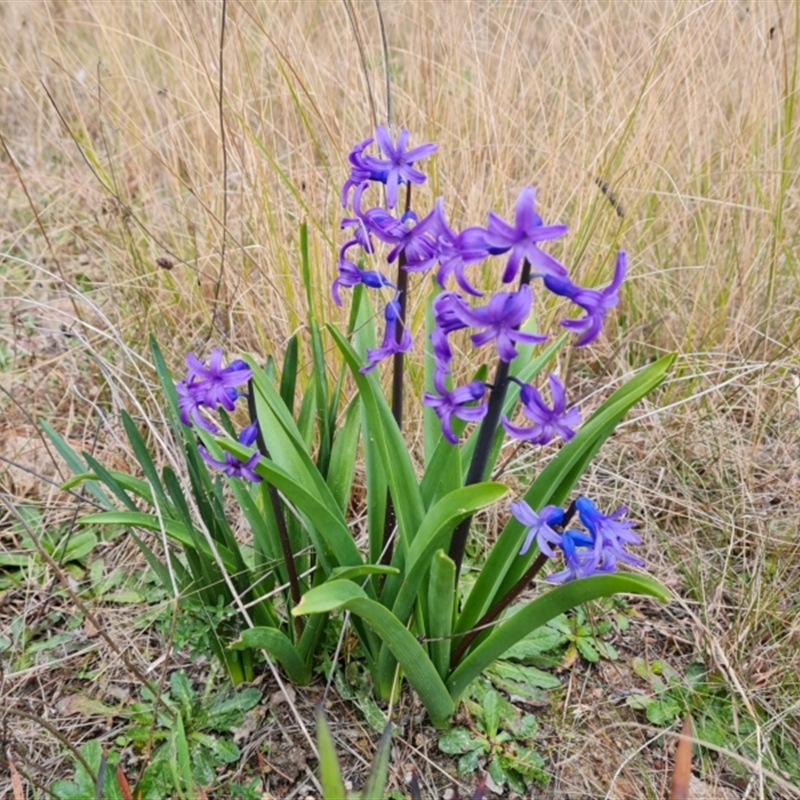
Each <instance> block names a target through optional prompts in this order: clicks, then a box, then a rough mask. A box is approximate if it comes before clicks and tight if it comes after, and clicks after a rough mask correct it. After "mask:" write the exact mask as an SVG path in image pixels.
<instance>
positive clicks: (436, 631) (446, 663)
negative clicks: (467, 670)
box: [426, 550, 456, 678]
mask: <svg viewBox="0 0 800 800" xmlns="http://www.w3.org/2000/svg"><path fill="white" fill-rule="evenodd" d="M455 585H456V564H455V561H453V559H452V558H450V557H449V556H448V555H447V553H445V552H444V550H439V551H438V552H437V553H436V554H435V555H434V557H433V563H432V566H431V577H430V583H429V585H428V587H427V590H428V602H427V609H426V610H427V612H428V626H427V631H426V632H427V635H428V639H430V644H429V645H428V650H429V652H430V654H431V661H432V662H433V666H434V667H435V668H436V671H437V672H438V673H439V675H441V677H442V678H446V677H447V673H448V672H450V646H451V644H452V639H451V638H450V634H451V633H452V632H453V611H454V603H455V598H456V592H455Z"/></svg>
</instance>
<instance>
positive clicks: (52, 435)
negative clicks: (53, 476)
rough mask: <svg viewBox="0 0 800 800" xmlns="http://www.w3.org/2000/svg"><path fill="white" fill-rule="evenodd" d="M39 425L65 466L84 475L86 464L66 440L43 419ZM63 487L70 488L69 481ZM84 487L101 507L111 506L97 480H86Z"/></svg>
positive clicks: (77, 473)
mask: <svg viewBox="0 0 800 800" xmlns="http://www.w3.org/2000/svg"><path fill="white" fill-rule="evenodd" d="M39 427H40V428H41V429H42V430H43V431H44V432H45V434H46V435H47V438H48V439H49V440H50V441H51V442H52V443H53V446H54V447H55V448H56V450H57V451H58V454H59V455H60V456H61V458H63V459H64V461H66V462H67V466H68V467H69V468H70V469H71V470H72V471H73V472H74V473H75V474H76V475H84V474H85V473H86V471H87V469H86V467H87V464H86V463H85V462H84V461H83V459H82V458H81V457H80V456H79V455H78V454H77V453H76V452H75V450H73V449H72V447H71V446H70V445H69V444H68V443H67V440H66V439H64V437H63V436H62V435H61V434H60V433H59V432H58V431H57V430H55V428H53V427H52V426H51V425H50V424H49V423H48V422H47V421H46V420H44V419H41V418H40V419H39ZM64 488H70V482H67V484H65V487H64ZM86 488H87V489H88V490H89V491H90V492H91V493H92V494H93V495H94V496H95V498H97V501H98V502H99V503H100V505H101V506H102V507H103V508H109V509H110V508H113V505H114V504H113V503H112V502H111V500H110V498H109V497H108V495H107V494H106V493H105V492H104V491H103V488H102V487H101V485H100V484H99V483H98V482H97V481H95V480H87V482H86Z"/></svg>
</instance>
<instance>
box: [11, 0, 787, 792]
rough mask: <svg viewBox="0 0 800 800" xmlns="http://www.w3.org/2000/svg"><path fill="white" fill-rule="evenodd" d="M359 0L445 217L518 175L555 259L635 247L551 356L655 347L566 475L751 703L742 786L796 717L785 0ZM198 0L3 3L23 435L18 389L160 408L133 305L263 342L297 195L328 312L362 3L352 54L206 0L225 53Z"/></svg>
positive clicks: (75, 427) (142, 321)
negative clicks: (589, 466)
mask: <svg viewBox="0 0 800 800" xmlns="http://www.w3.org/2000/svg"><path fill="white" fill-rule="evenodd" d="M381 6H382V9H383V13H384V17H385V24H386V29H387V35H388V40H389V46H390V58H389V64H388V73H389V76H390V80H391V87H392V116H393V120H392V121H393V123H394V124H395V125H397V126H404V127H408V128H409V129H410V130H411V131H412V134H413V137H414V141H416V142H419V141H427V140H434V141H437V142H438V143H439V145H440V154H441V155H440V156H439V157H438V159H435V160H434V161H433V162H432V166H431V180H430V184H429V186H426V187H423V189H422V190H421V191H420V193H419V194H417V195H416V197H417V198H418V199H419V201H420V207H422V203H423V198H424V199H425V201H427V200H432V199H433V198H434V197H436V196H437V195H439V194H444V196H445V198H446V202H447V204H448V213H449V214H450V217H451V221H452V222H453V224H454V226H458V225H463V224H477V223H479V222H482V221H483V220H485V215H486V212H487V211H488V210H489V209H491V208H495V209H497V210H498V211H499V212H500V213H506V214H507V213H510V211H511V209H512V207H513V202H514V199H515V197H516V194H517V192H518V190H519V188H520V187H521V186H523V185H525V184H528V183H533V184H534V185H536V187H537V190H538V199H539V203H540V205H541V211H542V214H543V216H544V217H545V219H546V220H548V221H550V220H552V221H556V220H563V221H565V222H568V223H569V224H570V225H571V228H572V232H571V235H570V236H569V237H568V238H567V239H566V240H564V241H563V242H558V243H555V244H554V246H553V248H552V252H554V254H556V255H557V256H559V257H561V258H562V259H563V260H564V261H565V263H567V264H569V265H570V268H571V270H572V271H573V273H574V275H575V277H576V279H578V280H580V281H582V282H585V283H602V282H604V281H606V280H607V279H608V278H609V276H610V272H611V268H612V264H613V260H612V259H613V253H614V251H615V249H616V248H617V247H619V246H623V247H625V248H626V249H627V250H628V251H629V253H630V256H631V262H630V263H631V275H630V280H629V282H628V284H627V287H626V290H625V291H626V293H625V298H624V302H623V304H622V306H621V307H620V315H619V318H618V319H617V320H616V321H613V322H611V323H610V324H609V325H608V328H607V331H606V335H605V337H604V339H603V340H602V341H601V342H599V343H598V344H597V345H596V346H595V347H593V348H592V350H591V352H589V353H579V354H576V355H575V356H574V357H571V358H570V359H569V361H568V363H566V362H565V364H564V366H565V367H568V368H569V373H570V382H571V387H572V389H573V390H574V391H575V392H577V393H578V394H582V395H587V396H588V397H589V398H590V400H589V401H588V402H589V403H590V404H591V402H592V398H594V397H599V396H602V393H603V392H604V391H605V390H607V388H608V387H609V386H610V385H611V384H612V383H613V382H614V381H616V380H618V379H619V378H621V377H622V376H624V375H626V374H628V373H629V372H630V370H632V369H635V368H636V367H638V366H641V365H642V364H644V363H646V362H647V361H648V360H650V359H651V358H653V357H654V356H656V355H658V354H660V353H662V352H665V351H669V350H678V351H679V352H680V353H681V355H682V357H681V359H680V360H679V362H678V367H677V370H676V372H675V374H674V376H673V378H672V380H671V382H670V383H669V384H668V385H667V386H665V387H664V389H663V390H662V393H661V395H660V397H657V398H654V399H652V401H651V404H650V405H648V406H647V407H643V408H642V409H640V410H639V411H638V412H637V415H638V416H636V417H635V418H633V419H632V420H631V421H630V422H629V423H628V424H627V425H626V426H625V427H623V428H622V429H621V431H620V433H619V435H618V436H617V437H616V438H615V440H614V442H613V443H609V446H608V447H607V448H606V451H605V454H604V456H603V458H602V460H601V461H600V462H598V464H597V466H596V468H595V470H594V472H593V473H592V474H591V475H590V476H588V477H587V481H586V486H587V487H591V489H592V491H594V492H596V493H597V494H598V496H599V497H600V498H602V499H603V501H604V502H606V503H607V504H609V505H612V504H613V503H615V502H617V503H622V502H624V503H626V504H628V505H629V506H630V507H631V508H632V509H634V510H635V513H636V514H637V516H641V517H642V518H643V521H644V527H645V529H646V531H647V539H648V541H649V542H650V543H651V544H650V546H651V549H652V553H651V563H655V564H656V570H657V571H659V572H660V575H661V577H664V578H666V579H669V580H671V582H672V585H673V587H674V589H675V591H676V593H677V594H678V595H679V596H680V597H681V598H682V600H681V602H682V603H683V604H684V605H685V607H686V609H687V610H688V612H690V619H691V623H690V628H691V630H690V631H689V632H688V633H687V636H688V637H689V638H691V639H693V640H694V643H695V646H696V651H695V652H696V655H697V656H699V657H702V658H704V659H705V660H706V661H707V663H708V665H709V666H710V667H713V668H714V669H716V670H718V671H719V673H720V674H721V675H722V678H723V679H724V680H725V681H726V682H727V683H728V684H729V685H730V687H731V691H732V696H735V697H737V698H739V700H740V701H741V702H740V705H739V706H737V708H738V709H739V712H740V713H741V714H744V715H750V716H751V717H752V718H754V719H757V720H758V731H759V732H758V736H757V741H756V743H755V746H754V748H755V749H754V750H752V749H751V750H749V751H748V752H750V753H752V752H755V754H756V755H755V758H754V761H755V762H756V767H755V768H754V773H755V774H756V779H755V782H754V783H753V785H752V788H751V792H755V796H767V793H768V792H769V791H770V790H769V788H768V786H767V785H766V783H765V782H764V780H763V775H761V773H759V772H758V766H759V764H760V765H761V766H763V767H764V768H767V769H770V770H772V771H774V772H778V773H785V772H786V770H787V769H788V767H787V765H786V762H785V760H782V757H781V754H780V753H779V752H776V745H775V742H776V741H777V738H776V735H777V734H779V735H780V736H779V737H778V738H781V737H783V739H786V740H787V741H790V742H793V743H794V746H795V747H797V746H798V740H800V730H799V729H798V718H800V715H799V714H798V710H799V708H800V686H799V685H798V680H797V675H798V674H800V664H798V661H797V655H796V652H797V636H798V635H799V634H798V618H799V610H798V607H797V603H796V602H795V600H794V599H793V598H794V597H795V596H796V593H797V589H798V588H800V571H799V570H798V567H797V563H798V555H799V553H798V544H797V537H796V531H797V526H798V522H800V519H799V517H798V511H797V505H796V498H797V496H798V485H799V484H800V466H799V465H800V458H798V456H799V455H800V454H798V449H797V448H798V445H797V442H798V441H799V440H800V439H799V438H798V432H799V430H800V424H798V411H799V409H800V407H799V405H798V401H799V400H800V397H798V394H797V386H796V378H794V376H793V372H792V371H793V370H795V369H796V368H797V366H798V364H797V343H798V340H800V307H798V304H797V301H796V298H797V297H798V295H800V270H798V264H797V252H798V234H797V231H798V230H799V229H800V224H799V223H800V213H799V211H798V199H799V198H798V180H797V177H798V165H800V128H799V127H798V123H797V119H796V108H795V101H796V96H797V88H798V86H797V77H798V72H797V65H798V62H797V58H798V53H797V38H798V33H800V26H798V19H799V17H800V5H798V3H797V2H792V1H791V0H779V1H778V2H771V3H765V2H760V3H746V2H736V1H734V0H731V2H725V3H704V4H698V3H689V2H680V1H679V0H663V2H648V1H647V0H632V1H631V2H624V3H622V2H617V3H601V2H585V3H578V2H569V0H552V2H544V3H537V4H527V3H493V4H484V3H479V2H459V3H426V2H385V0H384V2H383V3H382V4H381ZM221 9H222V6H221V4H220V3H193V4H184V3H165V2H156V0H146V1H145V2H117V3H103V2H90V1H89V0H81V1H78V0H59V1H58V2H56V1H55V0H54V1H53V2H39V3H28V4H23V3H7V4H5V5H2V6H0V85H2V87H3V91H2V92H0V133H2V137H3V140H4V142H5V146H4V147H3V148H0V175H2V178H3V202H2V203H0V253H2V255H1V256H0V287H2V288H1V289H0V292H1V294H0V302H1V303H2V313H0V370H2V374H0V380H1V381H2V385H3V387H4V388H5V389H6V390H7V391H8V392H9V393H10V395H11V396H13V398H14V399H16V400H17V401H18V403H19V404H21V406H22V408H21V407H20V406H19V405H15V404H14V403H12V401H11V400H10V399H8V397H6V396H4V397H3V399H2V400H0V404H1V405H0V407H2V408H3V416H4V417H5V419H6V422H5V423H4V425H5V429H6V431H9V430H13V431H14V432H15V434H19V433H20V431H22V432H23V433H24V434H25V436H29V437H30V438H31V439H33V438H34V437H35V433H34V432H33V416H35V415H36V414H44V415H45V416H47V417H48V418H49V419H52V420H54V424H58V425H59V426H60V427H61V428H62V429H63V430H65V431H67V432H68V433H69V435H70V436H71V437H73V439H75V440H77V441H81V442H86V446H87V447H89V446H91V443H92V441H93V440H94V434H95V431H94V426H95V425H96V422H97V419H98V414H97V412H102V415H103V417H105V418H107V419H108V424H107V425H104V427H103V430H102V434H101V437H100V438H101V440H102V441H103V443H104V444H103V446H104V447H107V448H109V449H110V450H114V449H115V448H116V450H117V451H118V452H119V451H120V447H121V446H120V439H119V438H118V430H117V423H116V422H115V421H114V417H113V414H114V412H116V411H117V410H118V409H119V408H121V407H126V408H129V409H130V410H131V411H132V412H135V413H136V414H137V415H139V416H141V417H143V418H149V419H152V420H153V421H154V424H153V425H152V426H151V436H152V437H153V438H154V439H156V440H158V439H159V438H163V437H162V434H161V429H160V426H159V424H158V417H159V414H160V412H159V405H160V403H159V398H158V393H157V391H156V389H155V387H154V384H153V376H152V373H151V372H150V370H149V366H148V363H147V359H148V357H147V353H146V349H145V346H144V343H145V341H146V337H147V335H148V334H149V333H154V334H156V335H157V337H158V338H159V341H160V342H161V343H162V348H163V349H164V351H165V353H167V354H168V356H169V358H170V360H171V362H172V363H173V364H175V365H178V364H179V363H180V362H181V361H182V358H183V355H184V354H185V352H186V350H187V349H191V348H195V349H198V350H201V351H205V350H207V349H208V348H209V347H210V343H211V342H214V343H218V344H221V345H223V346H225V347H227V348H230V349H237V350H250V351H256V352H260V353H266V352H269V351H272V350H280V349H281V346H282V343H283V342H284V341H285V340H286V338H287V337H288V336H289V335H290V334H291V333H292V332H293V331H295V330H297V329H300V328H302V326H303V324H304V319H305V317H306V301H305V297H304V294H303V290H302V285H301V282H300V276H299V242H298V226H299V223H300V222H301V221H303V220H306V221H308V223H309V230H310V244H311V255H312V258H311V263H312V270H313V272H314V275H313V281H314V286H315V289H316V294H315V296H314V298H313V304H314V306H315V309H316V311H317V313H318V314H320V315H327V316H330V317H332V318H333V319H344V316H343V314H344V313H346V312H341V311H339V310H338V309H336V308H335V306H333V304H332V302H331V300H330V297H329V293H328V286H329V284H330V281H331V280H332V278H333V276H334V263H335V245H336V240H337V236H338V230H337V226H338V220H339V216H340V207H339V201H338V190H339V186H340V184H341V181H342V179H343V176H344V175H345V163H346V154H347V152H348V150H349V148H350V146H352V144H353V143H355V142H356V141H358V140H360V139H362V138H364V136H365V135H367V134H368V133H369V131H370V130H371V128H372V126H373V124H374V121H375V118H374V116H373V115H376V116H377V119H378V121H385V114H386V110H385V109H386V96H385V87H384V65H383V57H382V52H381V47H380V37H379V25H378V19H377V17H376V11H375V7H374V6H373V5H371V4H366V3H364V4H358V5H357V6H356V7H355V19H356V23H357V27H358V35H359V39H360V41H361V44H362V46H363V50H364V59H365V65H366V71H365V72H364V71H362V70H361V67H360V61H359V57H358V50H357V47H356V41H355V38H354V32H353V29H352V27H351V25H350V23H349V21H348V16H347V14H346V10H345V6H344V5H343V4H335V3H318V2H295V3H258V2H229V3H228V9H227V11H228V13H227V16H226V20H225V41H224V51H223V55H224V57H223V62H222V64H223V70H222V71H220V49H219V48H220V26H221V17H220V13H221ZM367 79H368V82H369V86H370V90H371V97H372V100H373V102H372V103H371V102H370V99H369V95H368V93H367V91H366V82H367ZM220 111H221V113H222V116H223V117H224V137H223V135H222V129H221V127H220ZM223 139H224V144H225V147H224V156H223ZM598 179H599V181H600V183H601V184H608V189H607V193H606V194H604V193H603V192H602V191H601V189H600V187H599V186H598V184H597V180H598ZM609 193H613V195H614V196H615V198H616V202H617V208H615V207H614V205H613V204H612V202H611V200H610V197H609ZM617 211H621V212H622V213H623V214H624V215H623V216H620V215H619V214H618V213H617ZM419 302H420V301H419V300H418V299H414V298H412V313H417V314H419V313H420V311H421V307H420V305H419ZM415 303H416V305H415ZM558 314H559V307H558V306H557V305H555V304H551V305H548V307H547V310H546V311H545V313H544V318H543V321H544V322H545V323H547V322H553V321H555V320H556V319H557V318H558ZM170 345H171V347H170ZM658 409H663V410H661V411H659V410H658ZM6 438H7V439H8V437H6ZM163 444H164V448H163V449H164V457H165V458H167V459H169V458H173V457H174V454H170V453H169V448H168V447H167V445H166V443H165V442H164V443H163ZM18 449H20V448H18ZM3 455H6V456H7V457H14V458H15V459H16V460H19V458H18V457H19V452H16V451H15V452H14V453H13V454H11V455H10V456H9V454H8V453H5V452H4V453H3ZM119 455H120V457H123V458H124V457H126V455H125V454H124V452H119ZM530 466H531V461H530V460H529V457H528V456H527V455H526V454H522V455H521V456H520V457H519V458H518V459H517V460H515V462H514V466H513V468H514V469H520V470H526V469H529V468H530ZM13 474H14V472H13V470H8V471H7V472H6V473H4V475H5V477H4V479H3V480H4V483H3V485H4V486H5V487H6V489H7V490H10V491H12V493H13V492H14V491H16V493H17V495H18V496H19V495H20V494H21V492H20V491H19V489H18V484H14V483H11V481H12V478H13ZM6 479H7V480H6ZM25 493H29V492H28V491H27V489H26V491H25ZM34 494H36V493H35V492H34ZM38 494H39V496H40V500H41V502H43V503H45V504H47V503H54V502H55V497H56V495H55V494H54V493H50V494H48V493H47V492H46V491H45V490H40V491H39V493H38ZM773 734H776V735H773ZM578 735H580V734H578ZM732 741H734V742H735V737H734V739H733V740H732ZM731 746H732V748H733V747H734V745H733V744H732V745H731ZM751 758H752V757H751ZM630 763H631V765H635V764H637V763H638V762H637V761H636V759H632V760H631V762H630ZM630 768H631V769H633V768H634V767H633V766H630ZM640 769H641V774H642V775H645V773H646V770H647V764H646V763H642V764H641V765H640ZM794 769H797V766H796V765H795V767H794ZM794 778H797V775H796V774H795V775H794ZM630 780H633V778H632V777H631V778H630ZM645 785H647V786H650V785H652V781H650V779H649V778H645ZM564 786H565V789H564V790H565V791H566V792H568V791H569V787H567V786H566V785H564ZM573 788H574V787H573ZM574 790H575V791H578V789H577V788H575V789H574ZM586 790H587V788H586V786H583V787H582V789H581V791H586ZM751 796H753V795H752V794H751Z"/></svg>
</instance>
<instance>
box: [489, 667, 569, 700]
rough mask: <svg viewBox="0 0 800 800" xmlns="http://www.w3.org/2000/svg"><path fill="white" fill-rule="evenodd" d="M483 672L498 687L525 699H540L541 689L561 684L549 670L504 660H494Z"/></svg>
mask: <svg viewBox="0 0 800 800" xmlns="http://www.w3.org/2000/svg"><path fill="white" fill-rule="evenodd" d="M485 674H486V677H487V678H489V680H490V681H491V682H492V683H493V684H494V685H495V686H497V688H498V689H502V690H503V691H504V692H508V693H509V694H514V695H519V696H520V697H524V698H526V699H527V700H534V701H539V700H541V699H542V692H541V690H542V689H557V688H558V687H560V686H561V681H560V680H559V679H558V678H556V677H555V675H551V674H550V673H549V672H544V671H542V670H540V669H537V668H536V667H529V666H525V665H523V664H512V663H510V662H508V661H505V660H500V661H495V663H494V664H492V665H491V666H490V667H487V668H486V672H485Z"/></svg>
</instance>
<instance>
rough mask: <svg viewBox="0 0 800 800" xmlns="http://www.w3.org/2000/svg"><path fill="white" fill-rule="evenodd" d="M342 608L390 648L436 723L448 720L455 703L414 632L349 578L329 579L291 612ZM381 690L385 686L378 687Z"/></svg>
mask: <svg viewBox="0 0 800 800" xmlns="http://www.w3.org/2000/svg"><path fill="white" fill-rule="evenodd" d="M338 609H343V610H345V611H350V612H351V613H353V614H356V615H357V616H359V617H361V618H362V619H363V620H364V622H366V623H367V625H369V626H370V627H371V628H372V629H373V630H374V631H375V632H376V633H377V634H378V636H380V637H381V639H382V640H383V641H384V643H385V644H386V645H387V647H389V648H390V649H391V651H392V655H394V657H395V658H396V659H397V662H398V663H399V664H400V666H401V667H402V668H403V671H404V672H405V675H406V678H408V682H409V683H410V684H411V685H412V686H413V687H414V689H415V690H416V692H417V694H418V695H419V696H420V700H422V703H423V705H424V706H425V708H426V709H427V711H428V714H429V715H430V717H431V721H432V722H433V724H434V725H436V726H437V727H442V726H444V725H445V724H446V723H447V719H448V717H449V716H450V715H451V714H452V713H453V709H454V704H453V701H452V700H451V699H450V695H449V694H448V693H447V689H446V688H445V685H444V683H443V682H442V679H441V678H440V677H439V675H438V674H437V672H436V670H435V669H434V666H433V664H432V663H431V660H430V659H429V658H428V654H427V653H426V652H425V649H424V648H423V647H422V645H421V644H420V643H419V642H418V641H417V640H416V639H415V638H414V636H413V634H412V633H411V632H410V631H409V630H408V629H407V628H406V627H405V626H404V625H403V624H401V622H400V621H399V620H398V619H397V617H395V616H394V615H393V614H392V613H391V611H389V610H388V609H386V608H384V607H383V606H382V605H381V604H380V603H378V602H376V601H374V600H370V599H369V598H368V597H367V596H366V594H365V593H364V590H363V589H361V587H359V586H358V585H356V584H355V583H353V582H352V581H329V582H327V583H324V584H323V585H322V586H319V587H317V588H316V589H312V590H311V591H310V592H308V593H307V594H305V595H303V599H302V600H301V601H300V604H299V605H298V606H296V607H295V608H294V609H293V610H292V614H294V615H299V614H314V613H326V612H331V611H336V610H338ZM380 688H383V689H384V690H385V689H387V688H389V689H391V684H390V685H389V686H388V687H385V686H384V687H379V690H380Z"/></svg>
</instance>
